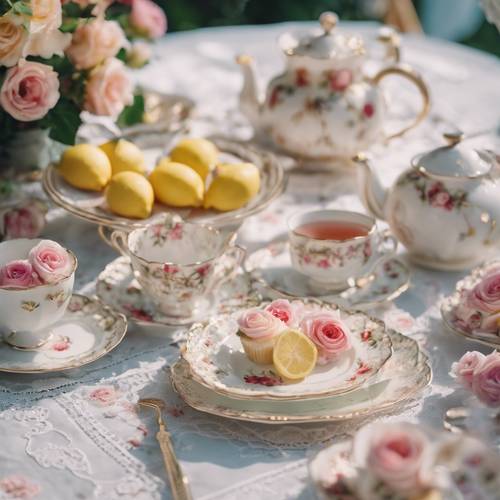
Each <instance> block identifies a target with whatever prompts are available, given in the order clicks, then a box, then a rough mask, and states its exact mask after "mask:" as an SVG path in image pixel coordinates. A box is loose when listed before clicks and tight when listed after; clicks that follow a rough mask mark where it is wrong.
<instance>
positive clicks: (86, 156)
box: [58, 144, 111, 191]
mask: <svg viewBox="0 0 500 500" xmlns="http://www.w3.org/2000/svg"><path fill="white" fill-rule="evenodd" d="M58 170H59V173H60V174H61V175H62V176H63V178H64V180H65V181H66V182H68V183H69V184H71V185H72V186H74V187H76V188H79V189H86V190H89V191H101V190H102V189H103V188H104V186H106V184H107V183H108V182H109V179H111V165H110V163H109V160H108V157H107V156H106V155H105V154H104V153H103V152H102V151H101V150H100V149H99V148H98V147H97V146H93V145H92V144H77V145H76V146H71V147H69V148H68V149H66V151H64V153H63V155H62V157H61V160H60V162H59V166H58Z"/></svg>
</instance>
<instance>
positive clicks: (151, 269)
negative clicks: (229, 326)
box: [111, 214, 245, 318]
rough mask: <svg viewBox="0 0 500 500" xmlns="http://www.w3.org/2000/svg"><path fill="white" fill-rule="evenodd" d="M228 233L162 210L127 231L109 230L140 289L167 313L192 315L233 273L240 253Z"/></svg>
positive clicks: (236, 267) (239, 259) (181, 315)
mask: <svg viewBox="0 0 500 500" xmlns="http://www.w3.org/2000/svg"><path fill="white" fill-rule="evenodd" d="M234 239H235V237H234V234H231V235H229V236H227V235H225V234H223V233H221V232H220V231H218V230H217V229H214V228H212V227H209V226H205V225H201V224H193V223H189V222H184V221H183V220H182V219H181V218H180V217H179V216H176V215H170V214H166V215H165V216H163V217H162V218H161V219H159V221H157V222H156V223H154V224H151V225H148V226H146V227H144V228H139V229H135V230H134V231H132V232H130V233H128V234H127V233H124V232H122V231H114V232H113V233H112V234H111V243H112V245H113V246H114V247H115V248H116V249H117V250H118V251H119V252H120V253H122V254H123V255H126V256H128V257H129V258H130V261H131V264H132V268H133V269H134V272H135V275H136V278H137V280H138V281H139V283H140V284H141V286H142V287H143V289H144V292H145V293H146V294H147V295H149V297H150V298H151V300H152V301H153V302H154V304H155V306H156V307H157V308H158V309H159V310H160V311H161V312H162V313H164V314H166V315H167V316H170V317H177V318H186V317H191V316H193V315H194V314H195V313H196V312H197V311H198V310H199V306H200V304H201V302H202V301H203V299H206V298H207V297H208V296H210V295H213V293H214V292H215V291H216V290H217V289H218V288H219V287H220V286H221V285H222V284H223V283H224V282H226V281H227V280H229V279H230V278H231V277H232V276H233V274H234V273H235V272H236V271H237V269H238V267H239V266H240V264H241V262H242V261H243V258H244V256H245V251H244V250H243V249H242V248H241V247H239V246H236V245H234Z"/></svg>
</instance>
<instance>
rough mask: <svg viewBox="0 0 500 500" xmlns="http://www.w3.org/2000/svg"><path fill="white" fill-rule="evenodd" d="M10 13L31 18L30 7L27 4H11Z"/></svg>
mask: <svg viewBox="0 0 500 500" xmlns="http://www.w3.org/2000/svg"><path fill="white" fill-rule="evenodd" d="M12 12H14V13H15V14H20V15H24V16H31V14H32V10H31V5H30V4H29V2H15V3H13V4H12Z"/></svg>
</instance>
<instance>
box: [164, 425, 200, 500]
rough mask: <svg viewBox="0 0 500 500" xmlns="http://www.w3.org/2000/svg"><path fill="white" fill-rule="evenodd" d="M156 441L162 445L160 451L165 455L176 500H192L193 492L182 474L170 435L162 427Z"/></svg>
mask: <svg viewBox="0 0 500 500" xmlns="http://www.w3.org/2000/svg"><path fill="white" fill-rule="evenodd" d="M156 439H157V440H158V443H159V444H160V449H161V452H162V455H163V462H164V463H165V469H166V471H167V475H168V479H169V481H170V489H171V490H172V497H173V498H174V500H192V498H193V497H192V496H191V491H190V489H189V482H188V479H187V477H186V476H185V475H184V474H183V473H182V470H181V466H180V465H179V462H178V460H177V457H176V456H175V451H174V447H173V446H172V440H171V439H170V433H169V432H167V431H166V430H165V428H164V427H163V426H160V430H159V431H158V432H157V433H156Z"/></svg>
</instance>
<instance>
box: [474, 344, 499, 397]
mask: <svg viewBox="0 0 500 500" xmlns="http://www.w3.org/2000/svg"><path fill="white" fill-rule="evenodd" d="M471 389H472V392H473V393H474V394H475V395H476V396H477V398H478V399H479V400H480V401H482V402H483V403H484V404H485V405H487V406H492V407H499V406H500V353H498V352H497V351H493V352H492V353H491V354H488V356H486V357H485V358H484V359H483V360H482V362H481V364H480V365H479V366H477V367H476V369H475V370H474V372H473V374H472V386H471Z"/></svg>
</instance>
